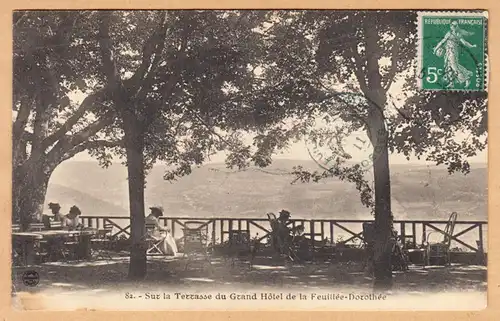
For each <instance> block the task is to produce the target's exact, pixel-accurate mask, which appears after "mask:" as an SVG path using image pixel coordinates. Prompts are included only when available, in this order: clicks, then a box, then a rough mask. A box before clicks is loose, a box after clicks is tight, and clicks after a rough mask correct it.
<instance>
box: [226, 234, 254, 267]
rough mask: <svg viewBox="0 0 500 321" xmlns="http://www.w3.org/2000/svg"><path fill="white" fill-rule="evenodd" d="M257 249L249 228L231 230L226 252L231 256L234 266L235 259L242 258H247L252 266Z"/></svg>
mask: <svg viewBox="0 0 500 321" xmlns="http://www.w3.org/2000/svg"><path fill="white" fill-rule="evenodd" d="M255 251H256V247H255V246H254V244H252V240H251V239H250V232H249V231H248V230H232V231H230V232H229V242H228V244H227V249H226V252H227V255H228V257H229V258H231V266H232V267H234V265H235V261H236V260H237V259H241V258H247V259H248V261H249V263H250V267H252V264H253V259H254V258H255Z"/></svg>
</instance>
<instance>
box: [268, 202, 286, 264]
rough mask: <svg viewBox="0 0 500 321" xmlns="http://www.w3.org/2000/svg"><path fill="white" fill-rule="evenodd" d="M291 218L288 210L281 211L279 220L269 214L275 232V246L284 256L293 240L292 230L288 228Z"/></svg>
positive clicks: (273, 238)
mask: <svg viewBox="0 0 500 321" xmlns="http://www.w3.org/2000/svg"><path fill="white" fill-rule="evenodd" d="M290 216H291V214H290V212H289V211H287V210H281V211H280V212H279V217H278V218H277V219H274V214H273V215H271V213H269V214H268V217H269V219H270V220H271V227H272V229H273V232H274V233H273V236H272V242H273V245H274V247H275V249H276V250H278V251H279V252H280V253H282V254H284V253H287V252H288V246H289V244H290V242H291V239H292V235H291V230H290V228H289V227H288V226H287V222H288V220H289V219H290Z"/></svg>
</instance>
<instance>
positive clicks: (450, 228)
mask: <svg viewBox="0 0 500 321" xmlns="http://www.w3.org/2000/svg"><path fill="white" fill-rule="evenodd" d="M457 216H458V213H457V212H453V213H451V214H450V218H449V219H448V223H446V227H445V229H444V233H445V234H444V239H443V243H444V244H446V245H447V246H448V247H450V245H451V237H452V236H453V232H454V230H455V223H456V222H457Z"/></svg>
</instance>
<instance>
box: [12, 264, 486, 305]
mask: <svg viewBox="0 0 500 321" xmlns="http://www.w3.org/2000/svg"><path fill="white" fill-rule="evenodd" d="M128 262H129V260H128V258H127V257H113V258H112V259H110V260H97V261H91V262H51V263H45V264H42V265H40V266H36V267H31V268H29V269H31V270H36V271H37V272H38V273H39V275H40V282H39V284H38V285H37V286H35V287H28V286H26V285H24V284H23V282H22V274H23V272H24V271H26V270H27V268H14V270H13V286H14V289H15V294H14V295H13V298H14V305H15V306H16V305H17V307H18V308H21V309H63V310H66V309H70V310H73V309H108V308H110V309H113V307H115V308H116V309H123V308H128V309H135V308H134V306H136V305H137V304H139V303H138V301H137V300H125V297H126V296H127V293H128V294H129V295H130V294H132V295H136V296H141V297H142V295H141V294H143V295H145V294H146V293H148V292H149V293H170V294H172V295H173V293H174V292H175V291H190V292H191V293H208V292H213V291H219V292H220V291H229V292H234V291H237V292H238V293H253V292H255V291H261V292H262V291H270V292H276V291H300V292H304V291H306V292H311V291H320V292H321V291H332V290H334V291H336V292H339V291H351V292H352V291H357V292H360V291H361V292H363V293H368V292H369V291H370V287H371V283H372V280H371V278H370V277H367V276H366V274H365V273H364V271H363V268H362V266H361V264H360V263H355V262H336V263H315V264H313V263H309V264H304V265H299V264H284V263H283V262H275V261H273V260H272V259H271V258H256V259H255V260H254V264H253V266H252V267H250V265H249V264H248V262H244V261H236V262H235V265H234V266H232V265H231V261H225V260H224V259H220V258H214V259H212V263H211V268H209V266H208V263H206V262H202V261H193V262H192V263H190V264H189V265H188V268H187V269H185V262H186V261H185V259H184V258H168V257H167V258H165V257H150V258H148V275H147V277H146V279H145V280H144V281H141V282H131V281H128V280H127V273H128ZM486 274H487V271H486V267H484V266H475V265H469V266H465V265H452V266H450V267H426V268H423V267H417V266H412V267H410V270H409V271H407V272H395V274H394V287H393V291H392V293H396V294H398V293H399V294H405V295H411V296H412V299H411V300H413V302H414V303H415V302H417V301H418V300H420V299H425V298H427V299H428V298H429V297H428V294H429V293H434V294H436V293H440V294H443V293H461V294H462V295H465V294H467V293H468V294H471V295H472V296H471V298H468V299H464V300H465V301H466V302H469V303H470V302H471V300H476V301H477V302H479V303H481V302H482V305H485V304H486ZM252 291H253V292H252ZM134 293H135V294H134ZM60 296H64V297H65V298H66V299H56V298H59V297H60ZM41 297H44V298H46V300H44V301H43V303H42V302H41V301H40V298H41ZM71 297H73V298H75V300H72V299H70V298H71ZM98 297H99V298H101V299H99V300H97V298H98ZM111 297H114V298H115V300H114V301H113V300H111V301H109V300H110V299H109V298H111ZM455 297H456V296H455ZM16 298H17V300H16ZM19 298H21V299H20V300H19ZM29 298H31V299H29ZM76 298H78V299H76ZM89 298H90V299H92V300H94V301H92V300H91V301H92V302H90V301H89ZM102 298H107V299H106V300H102ZM30 300H31V301H30ZM61 300H62V301H61ZM96 300H97V301H96ZM452 301H453V300H452ZM476 301H475V302H476ZM483 301H484V302H483ZM29 302H31V303H29ZM50 302H52V303H50ZM103 302H108V303H103ZM109 302H115V303H116V304H118V302H120V303H119V304H121V305H123V304H126V306H121V305H120V306H119V305H116V304H115V303H113V304H112V303H109ZM172 302H174V301H172V300H168V303H169V304H170V305H169V306H167V305H165V304H166V301H162V304H156V305H155V306H154V307H156V308H160V307H163V308H181V306H182V302H179V300H178V301H177V303H175V305H173V306H172V304H173V303H172ZM453 302H456V300H455V301H453ZM145 303H148V302H142V303H141V304H139V305H137V306H136V307H137V308H138V309H143V308H144V307H146V306H148V305H147V304H146V305H144V304H145ZM188 303H189V302H188ZM192 303H193V302H191V303H190V304H191V305H192ZM219 303H220V302H219ZM240 303H241V302H240ZM252 304H256V303H255V302H250V305H248V306H245V307H250V306H252ZM302 304H304V303H302ZM422 304H424V303H422ZM449 304H452V303H449ZM299 305H300V304H298V305H296V307H298V306H299ZM424 305H425V304H424ZM479 305H481V304H479ZM215 306H217V304H215V305H213V304H212V307H215ZM452 306H453V304H452ZM452 306H451V307H452ZM454 306H455V307H457V305H456V303H455V304H454ZM199 307H201V305H199ZM255 307H258V305H256V306H255ZM152 308H153V306H151V307H149V308H147V309H152Z"/></svg>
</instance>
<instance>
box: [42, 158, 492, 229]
mask: <svg viewBox="0 0 500 321" xmlns="http://www.w3.org/2000/svg"><path fill="white" fill-rule="evenodd" d="M296 165H302V166H304V167H306V168H316V166H317V165H316V164H315V163H314V162H312V161H291V160H276V161H275V162H274V164H273V165H272V166H271V167H269V168H266V169H264V170H260V169H255V168H252V169H249V170H246V171H242V172H235V171H231V170H228V169H226V168H225V167H224V165H222V164H215V165H212V164H211V165H206V166H203V167H200V168H197V169H195V170H194V171H193V173H192V174H191V175H189V176H187V177H184V178H181V179H179V180H178V181H176V182H172V183H170V182H167V181H165V180H163V172H164V169H165V168H164V167H156V168H154V169H153V171H152V172H151V173H150V174H149V176H148V178H147V187H146V202H147V205H152V204H161V205H162V206H163V207H164V208H165V211H166V214H167V215H172V216H200V217H201V216H220V217H229V216H246V217H262V216H263V215H264V214H265V213H266V212H269V211H278V210H280V209H281V208H286V209H289V210H290V211H291V212H292V215H293V216H294V217H304V218H307V217H316V218H331V217H335V218H369V217H370V215H369V211H368V210H367V209H366V208H364V207H363V206H362V205H361V203H360V200H359V195H358V192H357V191H356V189H355V188H354V186H353V185H352V184H349V183H345V182H341V181H339V180H337V179H328V180H325V181H322V182H319V183H309V184H303V183H297V184H294V185H291V184H290V182H291V181H292V179H293V176H291V175H289V174H287V173H288V172H289V171H290V169H291V168H292V167H293V166H296ZM391 179H392V195H393V211H394V213H395V216H396V219H404V218H422V219H424V218H436V219H437V218H447V216H448V215H449V213H450V212H451V211H457V212H459V215H460V218H462V219H466V218H468V219H472V218H474V219H486V217H487V168H486V165H478V166H474V167H473V169H472V172H471V173H470V174H469V175H466V176H465V175H462V174H454V175H448V173H447V171H446V169H444V168H437V167H426V166H416V165H415V166H413V165H411V166H410V165H392V166H391ZM49 201H57V202H59V203H61V205H62V206H63V211H67V210H68V209H69V207H70V206H71V205H73V204H77V205H78V206H80V208H81V209H82V212H83V213H84V214H85V215H128V189H127V180H126V169H125V168H124V167H123V166H120V165H113V166H111V167H110V168H108V169H102V168H100V167H99V166H98V165H97V164H96V163H94V162H65V163H63V164H62V165H61V166H59V167H58V168H57V170H56V171H55V173H54V174H53V176H52V178H51V181H50V184H49V190H48V193H47V201H46V203H47V202H49Z"/></svg>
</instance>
